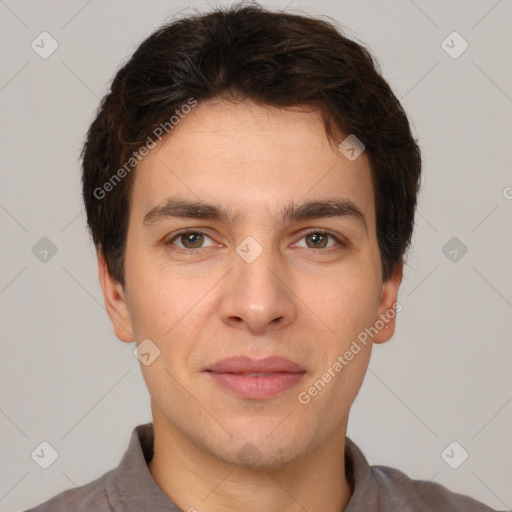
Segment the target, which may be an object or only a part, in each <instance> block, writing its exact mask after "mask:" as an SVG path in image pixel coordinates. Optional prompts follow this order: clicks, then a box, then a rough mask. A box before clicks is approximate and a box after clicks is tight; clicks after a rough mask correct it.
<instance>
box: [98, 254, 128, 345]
mask: <svg viewBox="0 0 512 512" xmlns="http://www.w3.org/2000/svg"><path fill="white" fill-rule="evenodd" d="M96 252H97V256H98V277H99V278H100V284H101V289H102V290H103V298H104V300H105V307H106V309H107V313H108V316H109V317H110V321H111V322H112V327H113V328H114V333H115V335H116V337H117V338H118V339H119V340H121V341H124V342H125V343H131V342H132V341H134V336H133V330H132V325H131V320H130V313H129V312H128V307H127V304H126V297H125V291H124V288H123V286H122V285H121V283H119V282H118V281H116V280H115V279H114V278H113V277H112V276H111V275H110V272H109V271H108V267H107V262H106V260H105V256H104V255H103V251H102V250H101V248H98V249H97V251H96Z"/></svg>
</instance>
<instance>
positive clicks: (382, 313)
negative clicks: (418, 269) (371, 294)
mask: <svg viewBox="0 0 512 512" xmlns="http://www.w3.org/2000/svg"><path fill="white" fill-rule="evenodd" d="M402 274H403V263H402V262H400V263H397V264H396V265H395V268H394V269H393V273H392V275H391V277H390V278H389V279H388V280H387V281H385V282H384V283H383V284H382V295H381V298H380V302H379V307H378V319H377V320H376V322H378V321H379V320H381V321H382V322H383V323H384V326H383V327H382V329H379V330H378V332H377V334H376V335H375V336H374V338H373V343H385V342H386V341H388V340H390V339H391V338H392V336H393V334H395V325H396V315H397V314H398V312H399V311H401V310H402V305H401V304H399V303H398V301H397V297H398V288H399V287H400V283H401V282H402Z"/></svg>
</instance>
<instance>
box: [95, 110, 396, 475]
mask: <svg viewBox="0 0 512 512" xmlns="http://www.w3.org/2000/svg"><path fill="white" fill-rule="evenodd" d="M170 198H172V199H173V200H177V199H179V200H182V201H188V202H194V203H207V204H213V205H216V206H217V207H219V209H220V210H225V211H226V212H227V213H228V214H231V216H232V218H226V219H224V218H220V219H218V218H211V217H209V216H208V215H207V216H206V217H205V218H196V217H180V216H173V215H165V211H162V210H161V209H160V210H157V209H156V208H157V207H160V206H163V205H165V204H166V202H167V201H168V200H169V199H170ZM105 200H108V198H106V199H105ZM321 201H337V202H338V203H340V204H341V205H342V208H340V209H339V211H338V213H340V214H339V215H336V216H324V214H323V213H322V211H321V209H318V208H316V209H315V208H311V207H310V208H308V209H304V208H302V209H301V205H304V204H305V203H311V202H313V203H314V202H321ZM292 204H293V208H291V206H292ZM331 204H334V203H331ZM347 204H348V205H349V206H348V207H347ZM310 206H311V205H310ZM357 210H359V212H360V214H361V215H359V214H358V213H357ZM202 211H203V212H206V211H207V210H206V209H203V210H202ZM325 211H326V210H325V209H324V213H325ZM149 212H152V213H151V214H150V215H148V213H149ZM173 212H174V213H176V210H173V209H168V210H167V214H170V213H173ZM285 212H288V215H283V214H284V213H285ZM301 213H302V215H301ZM183 230H190V231H191V233H189V234H188V235H183V234H181V235H179V236H178V233H180V232H182V231H183ZM323 230H329V232H331V233H332V234H333V235H334V236H335V237H337V238H338V239H339V242H337V241H336V239H335V238H333V236H331V235H326V234H322V231H323ZM400 277H401V276H399V275H395V276H394V277H393V278H392V279H391V280H389V281H387V282H386V283H383V282H382V278H381V263H380V258H379V248H378V244H377V238H376V226H375V209H374V193H373V188H372V182H371V175H370V169H369V166H368V160H367V157H366V155H365V154H364V153H363V154H362V155H361V156H360V157H358V158H357V159H356V160H353V161H351V160H349V159H347V158H346V157H345V156H344V155H343V154H342V153H341V152H340V151H338V150H337V149H336V148H334V147H333V146H331V145H330V144H329V142H328V140H327V137H326V134H325V131H324V127H323V122H322V120H321V118H320V115H319V114H318V113H311V112H310V113H305V112H298V111H294V112H291V111H284V110H279V109H276V108H273V107H268V106H266V107H262V106H257V105H255V104H253V103H251V102H244V103H240V104H238V105H233V104H228V103H224V102H219V101H217V102H207V103H199V104H198V106H197V107H195V108H194V109H192V111H191V112H190V113H189V114H188V115H187V116H186V117H185V118H184V119H182V120H181V122H180V124H179V125H178V126H177V127H175V129H174V130H173V131H172V133H171V134H170V136H168V137H167V138H166V139H163V141H162V143H160V144H159V145H158V146H157V147H155V148H154V149H153V150H152V151H151V152H150V154H149V155H148V156H146V157H145V158H144V159H143V160H142V161H141V162H140V164H139V165H138V168H137V170H136V176H135V182H134V188H133V190H132V197H131V211H130V218H129V228H128V236H127V244H126V257H125V278H126V280H125V288H124V289H123V288H121V286H120V285H119V284H118V283H115V282H112V280H111V278H110V276H108V274H106V273H105V266H104V261H103V260H102V258H101V256H100V278H101V281H102V285H103V289H104V292H105V297H106V302H107V308H108V311H109V314H110V316H111V318H112V319H113V324H114V329H115V331H116V335H117V336H118V337H119V339H121V340H122V341H126V342H132V341H134V340H135V341H136V342H137V344H139V343H140V342H142V341H143V340H146V339H149V340H151V342H152V343H153V344H154V345H155V346H156V347H158V349H159V350H160V355H159V356H158V357H157V358H156V359H155V360H154V361H153V362H152V363H151V364H150V365H147V366H146V365H144V364H142V365H141V369H142V372H143V376H144V379H145V382H146V384H147V386H148V389H149V392H150V395H151V400H152V410H153V419H154V421H155V422H157V421H160V422H164V423H165V424H166V428H168V429H170V430H169V431H173V432H177V433H179V434H180V435H182V436H186V438H187V439H189V440H190V441H192V442H193V443H194V444H196V445H197V446H200V447H203V448H204V449H206V450H207V451H208V452H209V453H211V454H213V455H214V456H215V457H217V458H219V459H221V460H224V461H227V462H231V463H235V464H242V463H243V458H244V457H245V455H243V454H244V450H245V451H247V450H249V452H250V451H251V450H253V452H255V453H253V455H254V458H255V459H259V460H258V461H257V465H262V466H263V465H266V466H272V465H278V464H283V463H284V462H286V461H290V460H293V459H295V458H296V457H299V456H301V455H306V454H307V453H310V452H311V451H312V450H314V449H315V448H319V447H320V446H322V445H325V443H328V442H329V441H332V440H334V439H338V440H339V439H341V438H342V437H343V436H344V434H345V429H346V423H347V419H348V413H349V409H350V406H351V404H352V402H353V400H354V398H355V396H356V394H357V392H358V390H359V388H360V386H361V383H362V379H363V376H364V374H365V371H366V368H367V365H368V361H369V357H370V352H371V343H368V344H367V345H366V346H364V345H363V344H362V343H359V346H360V347H361V350H360V351H358V352H357V353H355V354H354V355H353V358H351V360H350V361H346V358H345V359H344V360H345V362H346V364H344V365H343V369H342V370H341V371H334V372H333V363H335V361H337V360H338V361H339V359H338V356H341V357H343V355H344V354H345V353H346V351H347V350H349V349H350V347H351V345H352V342H353V340H355V339H357V336H358V335H359V334H360V333H361V332H362V331H364V330H365V328H368V327H370V326H373V325H374V324H375V322H376V320H378V318H379V315H382V314H383V313H385V312H386V311H387V310H389V308H391V306H392V304H393V303H394V302H395V301H396V293H397V290H398V286H399V284H400ZM108 283H110V286H109V284H108ZM120 325H123V326H124V329H123V328H121V327H120ZM393 330H394V321H393V320H391V321H389V322H388V323H387V326H386V327H385V328H383V329H382V330H381V331H380V332H379V334H378V335H377V336H376V337H375V339H374V341H376V342H382V341H386V340H387V339H389V338H390V337H391V335H392V334H393ZM146 343H147V342H146ZM150 346H151V345H150ZM232 356H246V357H248V358H251V359H253V360H261V359H263V358H267V357H269V356H279V357H283V358H287V359H289V360H291V361H292V362H294V363H295V364H296V365H297V367H296V368H295V369H294V371H295V373H294V374H292V373H291V372H283V373H280V374H279V375H278V374H276V373H275V372H274V376H271V375H268V372H267V374H266V375H260V376H252V377H250V376H247V373H248V372H247V369H245V372H242V373H238V374H233V373H231V372H229V371H226V369H224V370H222V369H220V370H219V371H218V372H214V371H208V370H211V369H212V367H214V364H215V363H217V362H218V361H220V360H223V359H225V358H229V357H232ZM242 366H243V365H242ZM329 368H331V378H330V379H328V378H327V377H325V376H324V374H325V373H326V372H327V371H328V369H329ZM337 368H339V366H338V367H337ZM242 369H243V368H242ZM231 370H233V369H231ZM297 370H302V372H298V371H297ZM256 373H257V372H256ZM260 373H265V372H260ZM323 376H324V377H323ZM244 379H245V380H244ZM256 379H262V380H261V381H257V380H256ZM318 380H321V381H322V382H323V385H322V384H321V385H319V384H317V392H316V393H315V392H312V393H308V389H310V388H311V386H313V384H314V383H315V382H317V381H318ZM226 383H227V384H226ZM299 397H302V399H299ZM308 397H309V399H308ZM306 402H307V403H306ZM249 442H250V443H252V445H254V447H256V448H254V447H251V448H248V446H249V445H247V444H246V443H249ZM249 455H251V454H250V453H249Z"/></svg>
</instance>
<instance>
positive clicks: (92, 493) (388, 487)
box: [26, 423, 493, 512]
mask: <svg viewBox="0 0 512 512" xmlns="http://www.w3.org/2000/svg"><path fill="white" fill-rule="evenodd" d="M153 436H154V431H153V423H146V424H144V425H138V426H137V427H135V428H134V430H133V432H132V435H131V439H130V444H129V447H128V449H127V450H126V452H125V454H124V455H123V458H122V460H121V462H120V463H119V466H118V467H117V468H115V469H112V470H110V471H108V472H107V473H105V474H104V475H103V476H101V477H99V478H98V479H96V480H94V481H93V482H90V483H88V484H86V485H83V486H80V487H78V488H73V489H68V490H66V491H64V492H62V493H60V494H58V495H57V496H54V497H53V498H51V499H49V500H48V501H46V502H45V503H43V504H41V505H39V506H37V507H35V508H32V509H30V510H28V511H26V512H183V511H182V510H181V509H180V508H179V507H178V506H177V505H175V504H174V503H173V502H172V501H171V500H170V499H169V498H168V497H167V495H166V494H164V492H163V491H162V489H161V488H160V487H159V486H158V484H157V483H156V482H155V480H154V479H153V477H152V475H151V473H150V472H149V469H148V462H149V461H150V460H151V458H152V457H153ZM345 468H346V476H347V480H348V482H349V484H350V486H351V488H352V496H351V498H350V501H349V503H348V505H347V506H346V508H345V510H344V512H361V511H364V512H398V511H400V512H427V511H429V512H430V511H435V512H489V511H491V512H492V510H493V509H491V508H489V507H487V506H486V505H484V504H483V503H480V502H478V501H476V500H474V499H472V498H469V497H467V496H463V495H461V494H455V493H453V492H450V491H449V490H448V489H446V488H445V487H443V486H442V485H439V484H437V483H434V482H428V481H425V480H412V479H410V478H409V477H408V476H406V475H405V474H404V473H402V472H401V471H398V470H397V469H393V468H390V467H386V466H370V465H369V464H368V462H367V460H366V458H365V457H364V455H363V453H362V452H361V450H360V449H359V448H358V447H357V446H356V444H355V443H354V442H352V441H351V440H350V439H349V438H348V437H347V438H346V443H345ZM198 510H199V511H200V507H199V509H198ZM340 512H341V511H340Z"/></svg>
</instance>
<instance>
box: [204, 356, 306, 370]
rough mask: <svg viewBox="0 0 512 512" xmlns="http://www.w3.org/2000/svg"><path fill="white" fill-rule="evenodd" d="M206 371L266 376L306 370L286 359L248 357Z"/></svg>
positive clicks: (229, 361)
mask: <svg viewBox="0 0 512 512" xmlns="http://www.w3.org/2000/svg"><path fill="white" fill-rule="evenodd" d="M206 371H210V372H215V373H244V374H264V373H280V372H287V373H299V372H304V371H305V370H304V368H302V367H301V366H300V365H298V364H297V363H294V362H293V361H290V360H289V359H286V358H284V357H277V356H272V357H266V358H265V359H251V358H250V357H246V356H233V357H229V358H227V359H222V360H221V361H217V362H216V363H215V364H213V365H211V366H209V367H208V368H207V369H206Z"/></svg>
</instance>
